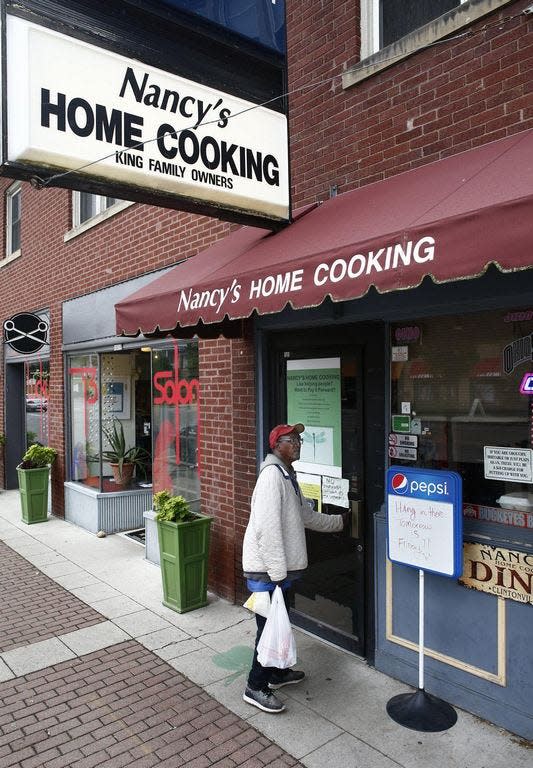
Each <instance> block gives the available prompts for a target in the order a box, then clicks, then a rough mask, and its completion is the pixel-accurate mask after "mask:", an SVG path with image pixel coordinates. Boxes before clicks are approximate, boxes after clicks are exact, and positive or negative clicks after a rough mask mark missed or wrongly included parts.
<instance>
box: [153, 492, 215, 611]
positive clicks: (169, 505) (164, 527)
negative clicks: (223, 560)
mask: <svg viewBox="0 0 533 768" xmlns="http://www.w3.org/2000/svg"><path fill="white" fill-rule="evenodd" d="M154 512H155V513H156V515H155V519H156V522H157V533H158V538H159V553H160V564H161V576H162V579H163V605H166V606H167V608H172V609H173V610H174V611H177V612H178V613H185V612H186V611H192V610H194V609H195V608H201V607H202V606H204V605H207V566H208V557H209V534H210V529H211V522H212V520H213V518H212V517H207V516H206V515H200V514H197V513H195V512H192V511H191V509H190V506H189V504H188V502H187V501H185V499H184V498H183V496H173V495H171V494H170V492H169V491H159V493H155V494H154Z"/></svg>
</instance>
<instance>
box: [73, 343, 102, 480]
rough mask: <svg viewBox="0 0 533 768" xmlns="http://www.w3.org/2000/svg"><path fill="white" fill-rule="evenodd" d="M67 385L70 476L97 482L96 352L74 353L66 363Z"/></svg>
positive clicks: (98, 439)
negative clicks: (68, 391)
mask: <svg viewBox="0 0 533 768" xmlns="http://www.w3.org/2000/svg"><path fill="white" fill-rule="evenodd" d="M68 382H69V389H70V442H71V449H70V452H71V455H70V478H71V479H72V480H76V481H78V482H81V483H84V484H85V485H90V486H92V487H99V486H100V462H99V459H98V453H99V450H100V436H99V430H100V393H99V391H98V355H96V354H92V355H75V356H72V357H70V359H69V365H68Z"/></svg>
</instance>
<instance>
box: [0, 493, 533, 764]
mask: <svg viewBox="0 0 533 768" xmlns="http://www.w3.org/2000/svg"><path fill="white" fill-rule="evenodd" d="M0 590H1V595H2V597H1V600H0V627H1V631H0V768H7V766H21V768H37V766H46V768H61V767H62V766H77V768H90V767H91V766H105V767H106V768H119V766H128V767H130V766H135V767H136V768H145V766H146V767H148V766H157V765H164V766H169V767H170V766H181V765H183V766H187V768H204V767H207V766H217V768H233V767H234V766H243V767H244V768H262V767H264V766H269V767H270V766H272V768H282V767H283V768H285V766H308V768H319V767H320V768H322V766H327V767H328V768H337V767H338V768H398V766H401V767H402V768H433V767H434V766H435V768H437V766H438V768H442V767H443V766H445V768H508V766H509V765H512V766H513V768H526V766H531V763H532V759H533V749H532V746H533V745H527V744H524V742H523V741H521V740H520V739H519V738H518V737H516V736H513V735H512V734H510V733H508V732H507V731H504V730H502V729H500V728H497V727H495V726H492V725H490V724H488V723H485V722H483V721H480V720H479V719H478V718H476V717H474V716H472V715H470V714H468V713H466V712H463V711H461V710H457V712H458V722H457V724H456V725H455V726H454V727H453V728H452V729H450V730H449V731H446V732H442V733H436V734H425V733H419V732H416V731H410V730H408V729H405V728H402V727H401V726H399V725H397V724H396V723H395V722H393V721H392V720H391V719H390V718H389V717H388V715H387V713H386V710H385V706H386V703H387V701H388V699H389V698H390V697H391V696H394V695H395V694H397V693H404V692H406V691H408V690H409V689H408V687H407V686H406V685H404V684H403V683H399V682H397V681H395V680H392V679H391V678H389V677H386V676H385V675H382V674H381V673H379V672H377V671H375V670H373V669H371V668H369V667H368V666H367V665H366V664H365V663H364V662H362V661H361V660H359V659H358V658H356V657H354V656H352V655H350V654H347V653H344V652H343V651H341V650H338V649H336V648H333V647H331V646H329V645H327V644H325V643H322V642H321V641H319V640H317V639H315V638H313V637H310V636H309V635H306V634H304V633H302V632H300V631H298V630H295V631H296V632H297V636H296V639H297V645H298V657H299V661H298V666H299V667H300V668H303V669H305V670H306V673H307V675H308V679H307V680H306V681H304V682H303V683H302V684H301V685H298V686H291V687H290V688H288V689H287V688H284V689H282V690H281V691H280V692H279V697H280V698H281V699H283V701H284V702H285V704H286V711H285V712H284V713H282V714H280V715H269V714H266V713H262V712H260V711H259V710H257V709H254V708H253V707H251V706H249V705H247V704H245V703H244V702H243V701H242V691H243V686H244V682H245V677H246V673H247V671H248V668H249V663H250V659H251V649H252V646H253V638H254V635H255V622H254V620H253V617H252V615H251V614H249V613H248V612H247V611H246V610H244V609H243V608H241V607H240V606H233V605H230V604H229V603H227V602H226V601H224V600H222V599H220V598H218V597H216V596H214V595H210V601H209V605H208V606H207V607H206V608H204V609H200V610H196V611H192V612H191V613H186V614H181V615H180V614H177V613H174V612H173V611H171V610H169V609H167V608H165V607H164V606H163V605H162V603H161V584H160V573H159V569H158V568H157V567H156V566H154V565H152V564H151V563H149V562H147V561H146V560H145V559H144V549H143V548H142V547H141V546H140V545H139V544H137V543H136V542H134V541H132V540H130V539H128V538H126V537H124V536H123V535H118V534H117V535H114V536H108V537H106V538H103V539H98V538H96V537H95V536H93V535H92V534H89V533H87V532H86V531H84V530H82V529H81V528H77V527H76V526H73V525H70V524H69V523H66V522H64V521H62V520H59V519H56V518H51V519H49V520H48V522H47V523H41V524H38V525H32V526H27V525H24V524H23V523H22V522H21V521H20V502H19V494H18V491H7V492H2V493H0Z"/></svg>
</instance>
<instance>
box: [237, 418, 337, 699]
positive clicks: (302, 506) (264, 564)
mask: <svg viewBox="0 0 533 768" xmlns="http://www.w3.org/2000/svg"><path fill="white" fill-rule="evenodd" d="M304 429H305V427H304V425H303V424H293V425H291V424H278V426H277V427H274V429H273V430H272V431H271V433H270V435H269V445H270V449H271V451H272V453H269V454H268V455H267V456H266V458H265V460H264V462H263V463H262V464H261V469H260V472H259V477H258V478H257V482H256V484H255V488H254V492H253V495H252V508H251V513H250V519H249V521H248V526H247V528H246V533H245V534H244V542H243V555H242V561H243V570H244V575H245V577H246V579H247V584H248V588H249V589H250V591H251V592H260V591H263V590H268V591H269V592H270V593H272V591H273V590H274V589H275V587H276V586H277V585H279V586H280V587H281V588H282V590H283V597H284V599H285V605H287V608H288V597H287V589H288V588H289V587H290V586H291V584H292V582H293V581H294V580H295V579H298V578H300V577H301V576H302V574H303V572H304V570H305V569H306V568H307V547H306V543H305V528H311V529H312V530H314V531H323V532H335V531H340V530H342V528H343V520H344V518H343V516H342V515H325V514H321V513H320V512H315V510H314V509H313V506H312V504H311V503H310V502H309V501H307V500H306V499H304V498H303V496H302V494H301V491H300V487H299V485H298V482H297V480H296V472H295V471H294V469H293V466H292V465H293V462H295V461H297V460H298V459H299V458H300V446H301V444H302V439H301V437H300V435H301V433H302V432H303V431H304ZM255 616H256V622H257V635H256V639H255V649H254V657H253V661H252V668H251V670H250V673H249V675H248V682H247V686H246V689H245V691H244V694H243V699H244V701H246V702H247V703H248V704H252V706H254V707H257V708H258V709H261V710H263V711H264V712H272V713H277V712H282V711H283V710H284V709H285V706H284V705H283V704H282V703H281V702H280V700H279V699H278V698H277V697H276V696H275V695H274V693H272V691H273V690H277V689H278V688H282V687H283V686H284V685H294V684H295V683H299V682H300V681H301V680H303V679H304V677H305V673H304V672H301V671H298V670H293V669H277V668H275V667H263V666H261V664H259V662H258V660H257V644H258V642H259V638H260V637H261V632H262V631H263V628H264V626H265V622H266V619H265V618H264V617H263V616H260V615H259V614H257V613H256V615H255Z"/></svg>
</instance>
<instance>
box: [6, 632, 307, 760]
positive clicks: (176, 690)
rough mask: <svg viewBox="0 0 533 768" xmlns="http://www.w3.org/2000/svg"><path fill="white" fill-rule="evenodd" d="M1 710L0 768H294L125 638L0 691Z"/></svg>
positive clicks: (187, 682) (253, 732)
mask: <svg viewBox="0 0 533 768" xmlns="http://www.w3.org/2000/svg"><path fill="white" fill-rule="evenodd" d="M0 702H1V703H2V706H1V709H0V768H7V767H8V766H17V767H18V766H20V768H38V767H39V766H44V768H64V766H76V768H92V766H101V767H102V768H120V767H121V766H128V768H149V766H156V765H163V766H167V767H168V768H172V766H187V768H206V767H207V766H216V768H234V766H240V768H265V766H268V767H269V768H287V767H288V766H300V768H303V767H302V766H301V764H300V763H299V762H298V761H297V760H296V759H295V758H293V757H291V756H290V755H288V754H287V753H285V752H283V750H282V749H280V748H279V747H277V746H276V745H274V744H273V743H272V742H271V741H269V739H267V738H266V737H265V736H262V735H261V734H259V733H258V732H257V731H256V730H255V729H254V728H252V727H250V726H249V725H248V724H247V723H246V722H245V721H243V720H241V718H239V717H237V715H234V714H233V713H231V712H230V711H229V710H228V709H226V707H224V706H223V705H222V704H219V703H218V702H217V701H216V700H215V699H213V698H212V697H211V696H209V695H208V694H207V693H205V691H203V690H202V689H201V688H200V687H199V686H197V685H196V684H195V683H192V682H191V681H190V680H188V679H187V678H186V677H184V676H183V675H181V674H180V673H179V672H177V671H176V670H174V669H173V668H172V667H170V666H169V665H168V664H167V663H166V662H165V661H163V660H162V659H160V658H159V657H157V656H155V655H154V654H153V653H151V652H150V651H148V650H146V649H145V648H143V646H141V645H140V644H139V643H137V642H136V641H134V640H131V641H128V642H125V643H121V644H119V645H115V646H113V647H112V648H107V649H105V650H103V651H98V652H96V653H92V654H89V655H87V656H83V657H80V658H78V659H74V660H72V661H65V662H63V663H62V664H58V665H56V666H54V667H48V668H47V669H44V670H41V671H39V672H32V673H31V674H29V675H26V676H25V677H19V678H16V679H15V680H9V681H7V682H4V683H0ZM280 716H281V717H283V715H280Z"/></svg>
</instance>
